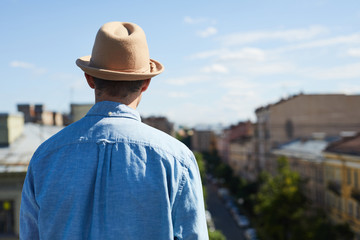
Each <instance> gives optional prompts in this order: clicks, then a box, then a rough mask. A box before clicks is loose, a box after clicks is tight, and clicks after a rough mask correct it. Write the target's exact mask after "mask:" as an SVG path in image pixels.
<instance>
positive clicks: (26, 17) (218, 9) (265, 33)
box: [0, 0, 360, 125]
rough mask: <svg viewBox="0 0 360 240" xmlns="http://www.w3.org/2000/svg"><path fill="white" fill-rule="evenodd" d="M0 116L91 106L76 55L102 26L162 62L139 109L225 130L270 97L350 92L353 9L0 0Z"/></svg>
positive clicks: (359, 63)
mask: <svg viewBox="0 0 360 240" xmlns="http://www.w3.org/2000/svg"><path fill="white" fill-rule="evenodd" d="M0 8H1V9H2V10H0V11H1V13H2V14H1V16H0V20H1V23H0V26H1V29H2V31H3V33H2V38H1V39H0V51H1V53H2V54H1V56H2V57H1V58H0V64H1V65H2V75H3V76H2V77H3V80H2V81H3V83H4V86H5V88H3V93H2V94H1V98H0V112H15V111H16V104H18V103H30V104H36V103H43V104H45V106H46V107H47V109H49V110H52V111H60V112H68V111H69V109H70V103H92V102H93V101H94V97H93V93H92V91H91V89H90V88H88V87H87V85H86V81H85V79H84V77H83V73H82V71H81V70H80V69H79V68H77V67H76V65H75V60H76V59H77V58H78V57H81V56H85V55H90V54H91V49H92V45H93V42H94V39H95V35H96V32H97V30H98V28H99V27H100V26H101V25H102V24H104V23H105V22H108V21H130V22H135V23H137V24H139V25H140V26H141V27H142V28H143V29H144V31H145V33H146V35H147V39H148V44H149V49H150V57H151V58H153V59H156V60H158V61H160V62H161V63H163V64H164V66H165V72H164V73H162V74H161V75H159V76H157V77H155V78H154V79H153V80H152V82H151V85H150V88H149V90H148V91H147V92H145V94H144V96H143V100H142V102H141V104H140V106H139V112H140V114H141V115H143V116H145V117H147V116H151V115H156V116H160V115H161V116H166V117H168V118H169V120H170V121H172V122H175V123H177V124H184V125H196V124H216V123H222V124H224V125H227V124H232V123H235V122H238V121H244V120H248V119H250V120H255V114H254V111H255V109H256V108H258V107H260V106H264V105H267V104H269V103H274V102H277V101H278V100H279V99H280V98H282V97H286V96H289V95H294V94H298V93H300V92H303V93H305V94H313V93H317V94H321V93H340V94H341V93H343V94H359V93H360V85H359V84H358V78H359V77H360V32H359V31H358V29H357V28H356V26H357V23H358V22H359V20H360V3H359V2H357V1H347V2H346V4H341V3H339V2H337V1H326V0H318V1H301V2H298V3H289V2H287V1H284V0H282V1H276V2H266V1H252V2H241V1H227V2H222V3H219V2H215V1H210V2H207V1H196V2H181V3H173V2H171V3H170V2H166V1H155V2H141V1H131V2H130V1H128V2H122V3H120V2H117V1H107V2H106V3H99V2H95V1H87V2H86V5H85V4H84V3H80V2H70V1H62V2H61V3H60V2H58V3H54V2H53V3H50V2H46V1H42V0H39V1H35V2H32V3H29V2H25V1H22V0H4V1H2V2H1V3H0Z"/></svg>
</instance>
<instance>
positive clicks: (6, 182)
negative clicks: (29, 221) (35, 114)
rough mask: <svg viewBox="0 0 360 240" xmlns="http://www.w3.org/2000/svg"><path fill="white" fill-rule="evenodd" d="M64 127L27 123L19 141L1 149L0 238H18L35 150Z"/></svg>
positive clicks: (13, 239)
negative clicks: (26, 185)
mask: <svg viewBox="0 0 360 240" xmlns="http://www.w3.org/2000/svg"><path fill="white" fill-rule="evenodd" d="M21 123H22V124H23V123H24V120H23V119H22V120H21ZM61 128H62V127H56V126H45V125H39V124H33V123H27V124H25V125H24V128H23V132H22V136H21V137H20V138H17V139H16V140H14V141H13V142H12V144H11V145H9V146H7V147H1V148H0V238H5V239H7V240H10V239H11V240H15V239H19V214H20V202H21V191H22V185H23V182H24V179H25V175H26V171H27V168H28V165H29V161H30V159H31V157H32V155H33V153H34V152H35V150H36V148H37V147H38V146H39V145H40V144H41V143H42V142H43V141H44V140H46V139H47V138H49V137H50V136H52V135H53V134H55V133H56V132H58V131H59V130H60V129H61Z"/></svg>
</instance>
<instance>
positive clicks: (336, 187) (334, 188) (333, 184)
mask: <svg viewBox="0 0 360 240" xmlns="http://www.w3.org/2000/svg"><path fill="white" fill-rule="evenodd" d="M327 188H328V190H330V191H331V192H333V193H334V194H336V195H338V196H341V184H340V182H337V181H329V182H328V185H327Z"/></svg>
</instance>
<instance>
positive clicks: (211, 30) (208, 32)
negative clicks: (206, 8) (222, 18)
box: [197, 27, 217, 38]
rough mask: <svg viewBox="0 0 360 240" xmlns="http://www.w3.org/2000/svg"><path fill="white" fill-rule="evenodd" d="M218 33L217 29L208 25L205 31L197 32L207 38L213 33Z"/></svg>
mask: <svg viewBox="0 0 360 240" xmlns="http://www.w3.org/2000/svg"><path fill="white" fill-rule="evenodd" d="M216 33H217V29H216V28H214V27H208V28H206V29H205V30H203V31H198V32H197V34H198V35H199V36H200V37H203V38H206V37H210V36H212V35H215V34H216Z"/></svg>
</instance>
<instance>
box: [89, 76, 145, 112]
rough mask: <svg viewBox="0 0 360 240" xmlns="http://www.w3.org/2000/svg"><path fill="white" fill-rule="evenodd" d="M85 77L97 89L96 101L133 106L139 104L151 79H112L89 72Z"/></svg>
mask: <svg viewBox="0 0 360 240" xmlns="http://www.w3.org/2000/svg"><path fill="white" fill-rule="evenodd" d="M85 77H86V80H87V82H88V84H89V86H90V87H91V88H93V89H94V90H95V99H96V102H101V101H114V102H121V103H123V104H126V105H129V106H130V107H133V108H136V107H137V106H138V105H139V103H140V100H141V95H142V93H143V92H144V91H146V90H147V88H148V87H149V84H150V80H151V79H146V80H137V81H111V80H105V79H101V78H97V77H93V76H90V75H89V74H87V73H85Z"/></svg>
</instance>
